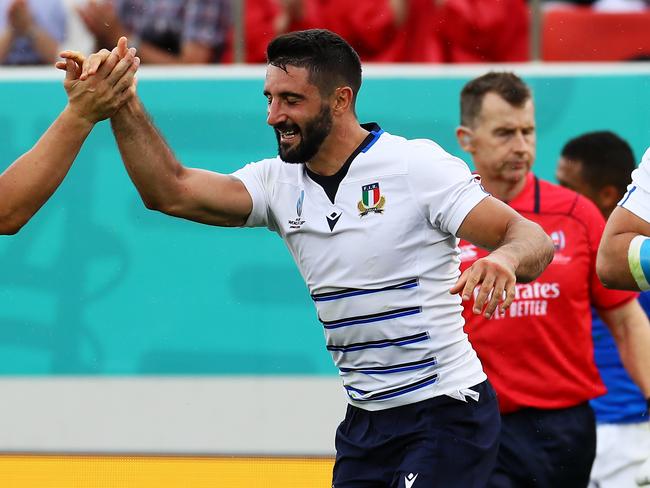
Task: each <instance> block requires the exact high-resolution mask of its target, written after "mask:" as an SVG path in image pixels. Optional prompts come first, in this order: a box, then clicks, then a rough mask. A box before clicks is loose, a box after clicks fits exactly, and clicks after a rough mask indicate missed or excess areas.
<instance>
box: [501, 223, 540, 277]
mask: <svg viewBox="0 0 650 488" xmlns="http://www.w3.org/2000/svg"><path fill="white" fill-rule="evenodd" d="M492 254H497V255H502V256H504V257H505V258H506V259H507V260H508V261H509V262H511V263H512V264H513V266H514V269H515V275H516V276H517V281H518V282H520V283H522V282H523V283H525V282H528V281H532V280H534V279H535V278H537V277H538V276H539V275H540V274H541V273H542V271H544V269H545V268H546V266H548V264H549V263H550V262H551V261H552V260H553V242H552V241H551V239H550V237H549V236H548V235H546V233H545V232H544V231H543V230H542V228H541V227H540V226H539V225H537V224H536V223H534V222H531V221H529V220H526V219H523V218H521V219H513V220H511V221H510V222H509V223H508V226H507V228H506V232H505V235H504V238H503V241H502V243H501V244H500V245H499V246H497V248H496V249H494V251H492Z"/></svg>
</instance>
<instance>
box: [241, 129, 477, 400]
mask: <svg viewBox="0 0 650 488" xmlns="http://www.w3.org/2000/svg"><path fill="white" fill-rule="evenodd" d="M364 127H365V126H364ZM369 128H372V129H374V130H372V132H371V134H370V135H369V136H368V138H366V140H365V141H364V143H362V145H361V146H360V147H359V148H358V149H357V151H355V153H353V154H352V156H351V159H350V160H348V163H349V162H350V161H351V164H350V165H349V169H348V172H347V174H346V175H345V177H344V178H343V180H342V181H341V183H340V185H339V187H338V191H337V192H336V196H335V199H334V203H332V202H331V201H330V199H329V198H328V196H327V195H326V193H325V191H324V189H323V187H322V186H320V185H319V184H317V183H316V182H315V181H314V180H313V179H312V178H310V176H309V175H308V174H307V170H306V167H305V165H303V164H288V163H285V162H283V161H282V160H281V159H280V158H279V157H276V158H274V159H266V160H263V161H259V162H257V163H251V164H248V165H246V166H245V167H244V168H242V169H240V170H238V171H236V172H235V173H233V175H234V176H235V177H237V178H239V179H240V180H241V181H242V182H243V183H244V185H245V186H246V188H247V189H248V191H249V193H250V195H251V197H252V200H253V210H252V213H251V215H250V216H249V218H248V221H247V222H246V225H247V226H251V227H252V226H266V227H268V228H269V229H271V230H273V231H275V232H277V233H278V234H279V235H280V237H282V239H283V240H284V242H285V243H286V245H287V247H288V248H289V251H290V252H291V255H292V256H293V259H294V260H295V262H296V264H297V265H298V268H299V269H300V273H301V274H302V276H303V278H304V279H305V281H306V283H307V286H308V288H309V292H310V294H311V298H312V300H313V301H314V304H315V306H316V310H317V312H318V319H319V320H320V322H321V324H322V326H323V330H324V333H325V340H326V346H327V349H328V350H329V351H330V353H331V354H332V358H333V359H334V363H335V364H336V366H337V367H338V369H339V372H340V375H341V377H342V379H343V386H344V388H345V390H346V392H347V394H348V398H349V402H350V403H351V404H352V405H355V406H357V407H360V408H363V409H366V410H381V409H385V408H390V407H395V406H399V405H405V404H409V403H414V402H418V401H421V400H424V399H427V398H431V397H434V396H438V395H451V396H454V397H456V398H464V395H463V390H465V389H466V388H468V387H470V386H473V385H476V384H478V383H480V382H482V381H484V380H485V379H486V376H485V374H484V372H483V369H482V367H481V363H480V361H479V359H478V358H477V356H476V353H475V352H474V350H473V349H472V347H471V345H470V343H469V341H468V339H467V336H466V335H465V333H464V332H463V319H462V316H461V311H462V306H461V303H460V297H459V296H458V295H451V294H450V293H449V289H450V288H451V287H452V286H453V284H454V283H455V282H456V280H457V279H458V276H459V274H460V273H459V263H460V261H459V257H458V256H459V251H458V248H457V242H458V240H457V238H456V237H455V234H456V232H457V230H458V228H459V227H460V225H461V223H462V222H463V220H464V219H465V217H466V216H467V214H468V213H469V211H470V210H471V209H472V208H474V206H475V205H476V204H478V203H479V202H480V201H481V200H482V199H483V198H485V197H486V196H487V194H486V193H485V192H484V190H483V189H482V187H481V186H480V184H479V182H478V180H477V178H476V177H475V176H473V175H472V174H471V173H470V171H469V168H468V167H467V165H466V164H465V163H464V162H463V161H461V160H459V159H457V158H455V157H453V156H451V155H449V154H448V153H446V152H445V151H444V150H443V149H441V148H440V146H438V145H436V144H435V143H433V142H432V141H428V140H407V139H404V138H402V137H397V136H394V135H391V134H388V133H386V132H383V131H382V130H381V129H380V128H379V127H378V126H377V125H376V124H375V125H373V126H370V127H369Z"/></svg>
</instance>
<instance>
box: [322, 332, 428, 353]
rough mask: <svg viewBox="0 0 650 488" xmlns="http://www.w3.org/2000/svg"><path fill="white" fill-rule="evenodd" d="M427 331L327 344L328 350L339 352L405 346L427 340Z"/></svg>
mask: <svg viewBox="0 0 650 488" xmlns="http://www.w3.org/2000/svg"><path fill="white" fill-rule="evenodd" d="M428 340H429V333H428V332H421V333H420V334H414V335H410V336H406V337H398V338H396V339H381V340H378V341H368V342H355V343H354V344H347V345H344V346H335V345H328V346H327V350H328V351H340V352H353V351H361V350H362V349H379V348H382V347H391V346H405V345H407V344H413V343H414V342H421V341H428Z"/></svg>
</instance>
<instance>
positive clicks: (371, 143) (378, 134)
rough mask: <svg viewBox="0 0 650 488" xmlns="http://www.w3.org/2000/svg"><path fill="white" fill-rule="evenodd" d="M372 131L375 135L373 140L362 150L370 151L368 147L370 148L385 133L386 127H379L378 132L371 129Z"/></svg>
mask: <svg viewBox="0 0 650 488" xmlns="http://www.w3.org/2000/svg"><path fill="white" fill-rule="evenodd" d="M370 133H371V134H372V135H373V136H374V137H373V138H372V140H371V141H370V142H369V143H368V145H367V146H366V147H364V148H363V149H362V150H361V152H368V149H370V148H371V147H372V146H373V144H374V143H375V142H377V140H378V139H379V137H380V136H381V135H382V134H383V133H384V129H379V131H378V132H375V131H374V130H373V131H370Z"/></svg>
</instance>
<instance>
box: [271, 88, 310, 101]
mask: <svg viewBox="0 0 650 488" xmlns="http://www.w3.org/2000/svg"><path fill="white" fill-rule="evenodd" d="M264 96H265V97H269V96H271V92H269V91H268V90H264ZM278 96H279V97H281V98H289V97H292V98H300V99H301V100H302V99H304V98H305V96H304V95H303V94H301V93H296V92H292V91H283V92H280V93H278Z"/></svg>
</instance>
